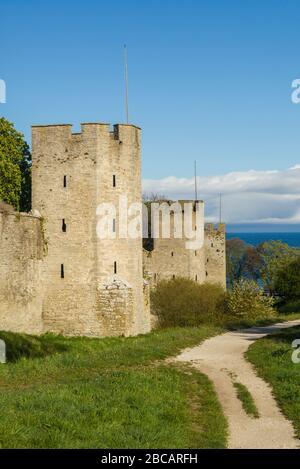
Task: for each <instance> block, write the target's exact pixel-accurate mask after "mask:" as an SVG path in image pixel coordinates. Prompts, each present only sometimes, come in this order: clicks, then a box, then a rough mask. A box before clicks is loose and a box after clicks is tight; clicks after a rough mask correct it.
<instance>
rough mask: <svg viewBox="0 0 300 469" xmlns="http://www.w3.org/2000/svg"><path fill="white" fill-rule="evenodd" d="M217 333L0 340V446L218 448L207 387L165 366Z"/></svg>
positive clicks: (222, 425)
mask: <svg viewBox="0 0 300 469" xmlns="http://www.w3.org/2000/svg"><path fill="white" fill-rule="evenodd" d="M219 332H221V329H220V328H217V327H213V326H202V327H201V328H198V329H196V328H184V329H179V328H174V329H166V330H162V331H155V332H152V333H151V334H148V335H144V336H138V337H131V338H105V339H88V338H64V337H60V336H54V335H50V334H46V335H45V336H42V337H39V338H37V337H32V336H26V335H18V334H11V333H4V332H3V333H2V332H0V338H3V339H4V340H5V341H6V343H7V352H8V358H9V359H10V360H11V361H10V362H9V363H7V364H5V365H0V415H1V419H0V447H2V448H224V447H225V446H226V436H227V424H226V420H225V417H224V415H223V413H222V410H221V407H220V404H219V402H218V400H217V397H216V394H215V392H214V389H213V387H212V385H211V383H210V381H209V380H208V378H207V377H206V376H205V375H203V374H201V373H199V372H197V371H194V370H192V369H190V368H189V367H187V368H185V369H184V368H183V367H182V366H179V365H178V366H176V365H172V364H167V363H166V362H164V359H166V358H167V357H170V356H172V355H176V354H177V353H178V352H179V351H180V350H181V349H183V348H185V347H190V346H193V345H196V344H198V343H200V342H201V341H202V340H204V339H205V338H207V337H210V336H212V335H214V334H217V333H219ZM22 344H23V345H22ZM24 345H25V346H24ZM23 353H24V355H23V356H22V354H23Z"/></svg>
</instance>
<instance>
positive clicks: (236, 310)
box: [226, 280, 276, 320]
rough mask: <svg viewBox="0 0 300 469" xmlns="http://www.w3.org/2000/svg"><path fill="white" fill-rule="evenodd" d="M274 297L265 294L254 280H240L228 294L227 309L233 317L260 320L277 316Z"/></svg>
mask: <svg viewBox="0 0 300 469" xmlns="http://www.w3.org/2000/svg"><path fill="white" fill-rule="evenodd" d="M273 305H274V299H273V298H272V297H270V296H265V295H264V292H263V289H262V288H260V287H259V286H258V285H257V283H256V282H254V281H253V280H240V281H239V282H238V283H236V284H235V285H234V287H233V288H232V290H230V291H229V292H228V294H227V301H226V310H227V314H228V316H229V317H230V318H231V319H239V320H259V319H268V318H272V317H275V314H276V313H275V310H274V308H273Z"/></svg>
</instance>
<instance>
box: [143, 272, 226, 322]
mask: <svg viewBox="0 0 300 469" xmlns="http://www.w3.org/2000/svg"><path fill="white" fill-rule="evenodd" d="M225 297H226V294H225V291H224V290H223V288H222V287H221V286H219V285H215V284H209V283H204V284H201V285H200V284H198V283H196V282H194V281H193V280H190V279H187V278H180V277H178V278H176V279H172V280H162V281H161V282H159V283H158V285H157V286H156V288H155V289H154V290H153V291H152V293H151V305H152V308H153V312H154V314H156V315H157V317H158V327H172V326H181V327H186V326H198V325H199V324H203V323H217V322H220V316H222V315H223V314H224V305H225Z"/></svg>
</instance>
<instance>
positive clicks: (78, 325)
mask: <svg viewBox="0 0 300 469" xmlns="http://www.w3.org/2000/svg"><path fill="white" fill-rule="evenodd" d="M32 179H33V197H32V205H33V208H34V209H37V210H39V212H40V213H41V214H42V216H43V217H44V219H45V232H46V236H47V238H48V244H49V247H48V256H47V292H46V296H45V299H44V306H43V319H44V324H45V329H46V330H51V331H53V332H59V333H63V334H68V335H98V336H105V335H109V334H110V333H111V328H110V327H109V328H108V326H107V324H108V322H107V317H108V316H109V315H111V316H113V315H114V311H115V307H114V305H115V302H114V301H111V302H110V303H109V302H108V301H104V298H107V295H108V293H107V291H108V290H107V282H108V281H109V279H111V278H115V277H116V276H117V278H119V279H121V280H123V281H125V282H127V283H128V285H129V287H128V288H129V289H131V290H130V294H129V293H128V295H126V294H125V292H124V288H123V289H122V291H121V293H120V292H119V293H118V301H120V298H121V297H122V298H123V301H124V311H125V310H126V309H127V310H128V308H129V304H130V305H131V306H130V307H131V308H132V312H131V313H129V314H128V318H131V319H130V320H129V319H128V318H127V320H126V322H123V325H124V324H126V327H125V326H124V327H125V329H124V328H123V327H122V326H121V323H120V322H118V323H119V325H120V329H119V330H118V331H117V330H116V331H115V333H116V334H118V335H122V334H123V335H134V334H138V333H142V332H148V331H149V330H150V313H149V311H145V309H144V295H143V276H142V239H141V237H140V238H138V239H128V238H127V237H124V238H119V236H117V234H118V229H119V227H118V224H117V223H114V225H115V233H114V234H112V238H111V239H107V238H106V239H100V238H99V237H98V236H97V222H98V221H99V217H98V216H97V208H98V207H99V205H101V204H103V203H107V204H110V203H112V204H113V205H114V206H115V207H118V203H119V195H123V196H124V195H125V196H127V200H128V204H130V203H131V202H140V201H141V176H140V129H138V128H137V127H135V126H131V125H128V126H127V125H117V126H115V127H114V129H113V131H110V126H109V125H108V124H82V127H81V133H77V134H72V132H71V126H70V125H56V126H37V127H33V140H32ZM117 219H118V213H116V219H115V222H116V221H117ZM111 223H113V219H112V220H111ZM109 291H110V294H111V295H112V296H113V297H115V296H116V295H115V290H114V289H112V290H109ZM129 296H130V298H131V299H130V301H128V297H129ZM101 299H102V300H103V301H101ZM119 309H120V308H119ZM126 314H127V313H126Z"/></svg>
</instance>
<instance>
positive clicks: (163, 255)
mask: <svg viewBox="0 0 300 469" xmlns="http://www.w3.org/2000/svg"><path fill="white" fill-rule="evenodd" d="M179 202H180V203H183V202H184V201H179ZM185 202H188V201H185ZM190 202H192V201H190ZM193 223H194V224H195V223H196V221H195V217H194V218H193ZM170 226H171V238H170V239H163V238H161V237H160V238H158V239H154V240H153V250H145V249H144V250H143V257H144V275H145V277H147V278H149V281H150V282H151V285H152V286H153V285H155V284H156V283H157V282H158V281H159V280H162V279H171V278H176V277H187V278H190V279H192V280H194V281H195V282H197V283H204V282H209V283H218V284H220V285H221V286H222V287H223V288H226V252H225V247H226V246H225V245H226V241H225V225H223V224H219V225H218V227H217V228H214V225H213V224H206V225H205V228H204V244H203V246H202V247H201V248H200V249H187V244H186V243H187V241H188V239H187V238H186V237H183V238H175V237H174V231H173V227H174V215H173V214H172V213H171V225H170ZM203 227H204V224H203ZM160 235H161V233H160Z"/></svg>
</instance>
